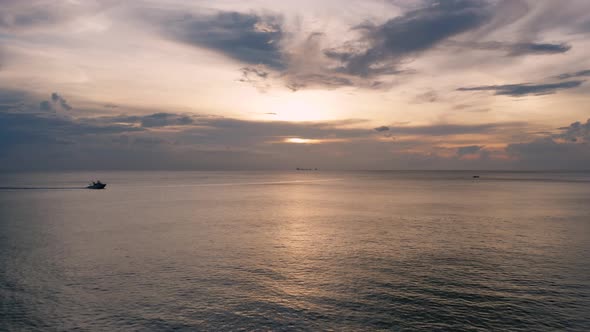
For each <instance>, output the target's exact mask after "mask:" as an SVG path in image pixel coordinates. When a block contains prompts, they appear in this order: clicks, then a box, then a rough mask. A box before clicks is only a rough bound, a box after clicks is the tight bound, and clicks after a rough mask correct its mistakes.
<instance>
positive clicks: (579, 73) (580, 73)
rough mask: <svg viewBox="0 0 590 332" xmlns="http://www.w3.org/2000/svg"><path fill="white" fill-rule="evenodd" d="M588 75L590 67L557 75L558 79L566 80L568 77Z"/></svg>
mask: <svg viewBox="0 0 590 332" xmlns="http://www.w3.org/2000/svg"><path fill="white" fill-rule="evenodd" d="M588 76H590V69H586V70H580V71H577V72H574V73H565V74H561V75H559V76H557V78H559V79H560V80H568V79H570V78H577V77H588Z"/></svg>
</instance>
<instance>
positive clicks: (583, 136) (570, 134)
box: [554, 119, 590, 142]
mask: <svg viewBox="0 0 590 332" xmlns="http://www.w3.org/2000/svg"><path fill="white" fill-rule="evenodd" d="M559 129H560V130H562V133H560V134H557V135H555V136H554V138H560V139H564V140H566V141H569V142H590V119H588V120H587V121H586V123H582V122H579V121H576V122H574V123H572V124H571V125H569V126H567V127H562V128H559Z"/></svg>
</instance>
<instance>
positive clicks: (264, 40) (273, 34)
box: [159, 11, 285, 69]
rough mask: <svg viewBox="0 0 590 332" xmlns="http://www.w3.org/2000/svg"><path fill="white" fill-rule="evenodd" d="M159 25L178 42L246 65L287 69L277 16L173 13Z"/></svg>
mask: <svg viewBox="0 0 590 332" xmlns="http://www.w3.org/2000/svg"><path fill="white" fill-rule="evenodd" d="M159 24H160V25H161V27H160V28H161V29H162V31H163V32H164V34H165V35H166V36H169V37H171V38H173V39H175V40H178V41H181V42H184V43H187V44H190V45H194V46H198V47H204V48H209V49H212V50H215V51H218V52H220V53H223V54H225V55H227V56H229V57H231V58H234V59H236V60H239V61H241V62H244V63H249V64H253V65H258V64H263V65H266V66H268V67H270V68H274V69H284V68H285V64H284V62H283V55H282V53H281V48H280V43H281V40H282V38H283V36H284V32H283V28H282V18H281V17H280V16H278V15H258V14H254V13H251V14H245V13H239V12H226V11H220V12H218V13H215V14H213V15H197V14H189V13H174V14H171V15H167V16H165V17H164V18H163V19H161V21H160V23H159Z"/></svg>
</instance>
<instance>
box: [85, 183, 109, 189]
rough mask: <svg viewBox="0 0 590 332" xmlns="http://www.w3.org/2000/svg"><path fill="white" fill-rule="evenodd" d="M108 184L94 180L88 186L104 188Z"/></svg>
mask: <svg viewBox="0 0 590 332" xmlns="http://www.w3.org/2000/svg"><path fill="white" fill-rule="evenodd" d="M106 186H107V184H106V183H102V182H100V181H96V182H95V181H92V183H91V184H89V185H88V186H87V187H86V188H87V189H104V188H105V187H106Z"/></svg>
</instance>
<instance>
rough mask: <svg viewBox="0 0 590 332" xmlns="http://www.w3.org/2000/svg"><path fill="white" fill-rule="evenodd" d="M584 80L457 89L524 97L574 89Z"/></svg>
mask: <svg viewBox="0 0 590 332" xmlns="http://www.w3.org/2000/svg"><path fill="white" fill-rule="evenodd" d="M582 83H584V81H566V82H559V83H544V84H529V83H524V84H506V85H484V86H474V87H463V88H458V89H457V91H494V92H495V94H496V95H504V96H512V97H523V96H528V95H534V96H539V95H548V94H553V93H556V92H557V91H559V90H567V89H574V88H577V87H579V86H580V85H582Z"/></svg>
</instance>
